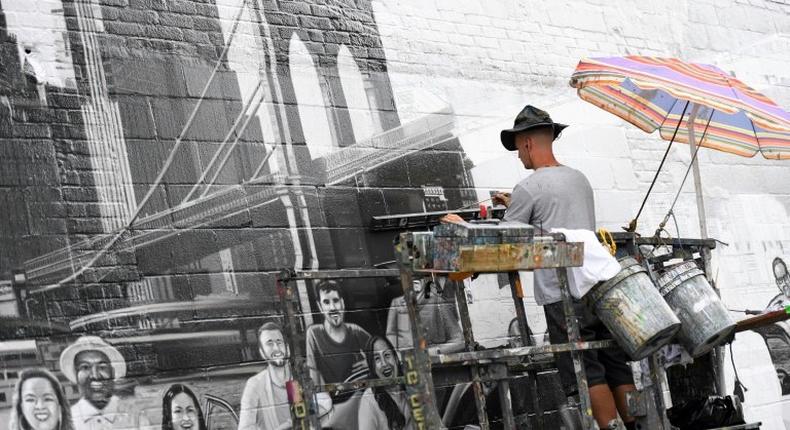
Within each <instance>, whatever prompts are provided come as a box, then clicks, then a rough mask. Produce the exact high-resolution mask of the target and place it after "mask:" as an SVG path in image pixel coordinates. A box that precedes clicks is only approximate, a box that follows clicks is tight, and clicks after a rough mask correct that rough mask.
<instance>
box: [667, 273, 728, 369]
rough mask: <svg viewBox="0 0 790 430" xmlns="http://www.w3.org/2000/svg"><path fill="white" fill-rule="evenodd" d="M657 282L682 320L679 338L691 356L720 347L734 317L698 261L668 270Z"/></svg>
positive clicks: (697, 355)
mask: <svg viewBox="0 0 790 430" xmlns="http://www.w3.org/2000/svg"><path fill="white" fill-rule="evenodd" d="M658 285H659V289H660V291H661V295H663V296H664V299H665V300H666V301H667V303H669V306H670V307H671V308H672V310H673V311H675V314H676V315H677V316H678V318H680V321H681V322H682V323H683V327H681V329H680V331H679V332H678V340H679V341H680V344H681V345H683V347H684V348H686V350H687V351H688V352H689V354H691V356H692V357H699V356H700V355H702V354H705V353H706V352H708V351H710V350H711V349H713V348H714V347H716V346H718V345H719V344H721V343H722V342H723V341H724V340H725V339H727V338H728V337H729V336H730V335H731V334H732V332H733V330H735V320H733V318H732V316H730V313H729V311H727V308H726V307H725V306H724V304H723V303H722V302H721V299H719V296H718V295H717V294H716V292H715V291H714V290H713V287H711V286H710V283H708V280H707V279H706V278H705V274H704V273H703V272H702V271H701V270H699V268H698V267H697V264H696V263H695V262H693V261H687V262H685V263H682V264H678V265H677V266H674V267H672V268H671V269H669V270H667V271H666V272H664V273H663V274H662V275H661V276H660V277H659V278H658Z"/></svg>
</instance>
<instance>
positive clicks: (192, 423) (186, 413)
mask: <svg viewBox="0 0 790 430" xmlns="http://www.w3.org/2000/svg"><path fill="white" fill-rule="evenodd" d="M162 430H207V428H206V422H205V420H204V419H203V412H202V411H201V410H200V402H199V401H198V398H197V396H195V393H193V392H192V390H190V389H189V387H187V386H186V385H182V384H173V385H171V386H170V388H168V389H167V391H166V392H165V395H164V396H163V398H162Z"/></svg>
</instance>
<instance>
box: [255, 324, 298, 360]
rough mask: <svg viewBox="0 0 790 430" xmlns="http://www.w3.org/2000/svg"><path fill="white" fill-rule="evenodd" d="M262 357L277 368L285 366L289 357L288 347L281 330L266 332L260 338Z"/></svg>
mask: <svg viewBox="0 0 790 430" xmlns="http://www.w3.org/2000/svg"><path fill="white" fill-rule="evenodd" d="M258 342H259V345H260V351H261V355H262V356H263V359H264V360H266V361H267V362H269V364H271V365H273V366H276V367H283V366H285V361H286V360H287V359H288V357H289V355H290V354H289V351H288V345H287V344H286V343H285V340H284V339H283V334H282V333H280V330H264V331H262V332H261V337H260V338H258Z"/></svg>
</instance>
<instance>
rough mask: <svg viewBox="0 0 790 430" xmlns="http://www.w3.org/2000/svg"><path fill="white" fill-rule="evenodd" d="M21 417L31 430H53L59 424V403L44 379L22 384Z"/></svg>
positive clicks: (35, 379)
mask: <svg viewBox="0 0 790 430" xmlns="http://www.w3.org/2000/svg"><path fill="white" fill-rule="evenodd" d="M22 415H24V417H25V420H27V422H28V423H29V424H30V427H31V428H32V429H33V430H54V429H56V428H58V424H59V422H60V403H58V396H57V394H56V393H55V389H54V388H53V387H52V384H51V383H50V382H49V380H47V379H45V378H30V379H28V380H26V381H25V382H24V383H23V384H22Z"/></svg>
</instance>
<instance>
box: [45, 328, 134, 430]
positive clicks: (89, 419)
mask: <svg viewBox="0 0 790 430" xmlns="http://www.w3.org/2000/svg"><path fill="white" fill-rule="evenodd" d="M60 370H61V372H63V374H64V375H65V376H66V378H67V379H68V380H69V381H71V382H72V383H73V384H75V385H77V387H78V389H79V393H80V400H79V401H78V402H77V403H75V404H74V406H72V407H71V415H72V419H73V421H74V429H75V430H130V429H145V428H149V422H148V420H147V419H146V417H145V415H144V414H143V413H142V412H139V411H136V410H135V409H134V403H135V402H134V401H133V400H134V399H123V400H122V399H121V398H119V397H118V396H117V395H116V394H115V381H116V380H117V379H119V378H123V377H124V376H126V361H125V360H124V358H123V356H122V355H121V353H120V352H119V351H118V350H117V349H115V347H113V346H111V345H110V344H108V343H107V342H105V341H104V340H102V339H101V338H99V337H97V336H83V337H80V338H79V339H77V341H76V342H74V343H73V344H71V345H69V346H68V347H67V348H66V349H64V350H63V352H62V353H61V354H60Z"/></svg>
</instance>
